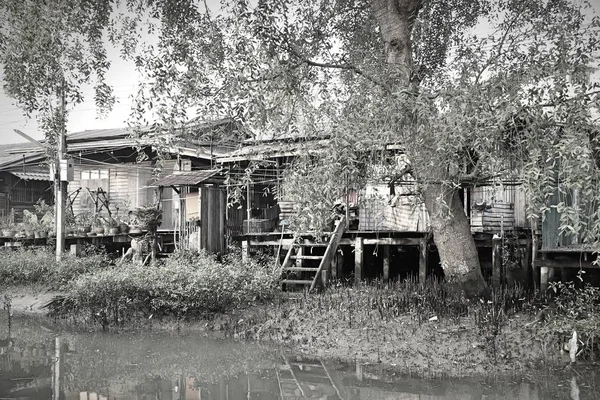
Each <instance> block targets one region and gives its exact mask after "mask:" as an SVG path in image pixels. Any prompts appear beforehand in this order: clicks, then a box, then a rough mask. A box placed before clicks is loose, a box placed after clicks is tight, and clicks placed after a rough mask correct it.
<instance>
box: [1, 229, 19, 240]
mask: <svg viewBox="0 0 600 400" xmlns="http://www.w3.org/2000/svg"><path fill="white" fill-rule="evenodd" d="M16 234H17V231H15V230H14V229H3V230H2V236H3V237H7V238H11V237H14V236H15V235H16Z"/></svg>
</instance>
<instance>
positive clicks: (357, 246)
mask: <svg viewBox="0 0 600 400" xmlns="http://www.w3.org/2000/svg"><path fill="white" fill-rule="evenodd" d="M363 250H364V249H363V238H362V237H357V238H356V240H355V241H354V282H355V283H357V284H358V283H360V281H361V280H362V276H363V275H362V269H363Z"/></svg>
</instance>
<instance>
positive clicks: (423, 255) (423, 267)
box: [419, 238, 428, 284]
mask: <svg viewBox="0 0 600 400" xmlns="http://www.w3.org/2000/svg"><path fill="white" fill-rule="evenodd" d="M427 258H428V253H427V239H426V238H421V243H420V245H419V282H420V283H422V284H423V283H425V280H426V279H427V261H428V260H427Z"/></svg>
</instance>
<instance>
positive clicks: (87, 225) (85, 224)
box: [76, 212, 92, 236]
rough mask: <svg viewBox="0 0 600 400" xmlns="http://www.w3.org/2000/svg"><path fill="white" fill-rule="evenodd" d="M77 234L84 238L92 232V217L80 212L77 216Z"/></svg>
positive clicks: (87, 213)
mask: <svg viewBox="0 0 600 400" xmlns="http://www.w3.org/2000/svg"><path fill="white" fill-rule="evenodd" d="M76 221H77V233H78V235H79V236H86V235H87V234H88V233H91V232H92V216H91V215H90V213H89V212H82V213H81V214H79V215H77V217H76Z"/></svg>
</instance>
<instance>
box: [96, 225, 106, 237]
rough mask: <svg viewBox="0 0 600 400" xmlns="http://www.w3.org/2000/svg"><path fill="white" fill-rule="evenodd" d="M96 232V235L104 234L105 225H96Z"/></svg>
mask: <svg viewBox="0 0 600 400" xmlns="http://www.w3.org/2000/svg"><path fill="white" fill-rule="evenodd" d="M94 233H95V234H96V235H103V234H104V227H103V226H95V227H94Z"/></svg>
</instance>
